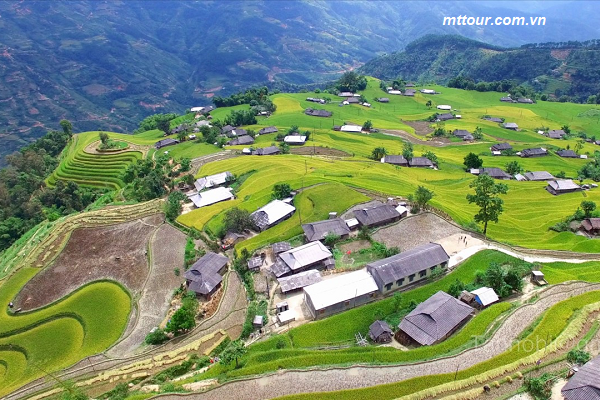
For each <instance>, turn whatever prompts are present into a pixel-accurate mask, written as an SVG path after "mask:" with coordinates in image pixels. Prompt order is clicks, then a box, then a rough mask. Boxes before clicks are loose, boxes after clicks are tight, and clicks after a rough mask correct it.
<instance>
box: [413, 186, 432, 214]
mask: <svg viewBox="0 0 600 400" xmlns="http://www.w3.org/2000/svg"><path fill="white" fill-rule="evenodd" d="M433 196H434V193H433V191H431V190H429V189H427V188H426V187H425V186H418V187H417V190H415V195H414V201H415V203H416V204H417V205H418V207H419V209H421V208H423V207H425V205H426V204H427V203H428V202H429V200H431V199H432V198H433Z"/></svg>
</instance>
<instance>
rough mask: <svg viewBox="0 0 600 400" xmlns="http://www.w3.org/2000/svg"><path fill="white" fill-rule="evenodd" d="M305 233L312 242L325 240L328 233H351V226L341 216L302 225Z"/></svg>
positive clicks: (341, 234)
mask: <svg viewBox="0 0 600 400" xmlns="http://www.w3.org/2000/svg"><path fill="white" fill-rule="evenodd" d="M302 229H303V230H304V235H306V239H307V240H308V241H310V242H313V241H315V240H323V239H325V236H327V235H328V234H334V235H337V236H344V235H348V234H349V233H350V228H348V225H346V221H344V220H343V219H341V218H334V219H326V220H324V221H317V222H311V223H308V224H304V225H302Z"/></svg>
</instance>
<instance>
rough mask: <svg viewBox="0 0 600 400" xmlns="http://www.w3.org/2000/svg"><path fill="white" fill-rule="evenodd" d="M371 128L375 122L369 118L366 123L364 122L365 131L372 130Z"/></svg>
mask: <svg viewBox="0 0 600 400" xmlns="http://www.w3.org/2000/svg"><path fill="white" fill-rule="evenodd" d="M371 128H373V123H372V122H371V120H370V119H369V120H367V121H365V123H364V124H363V126H362V129H363V131H367V132H370V131H371Z"/></svg>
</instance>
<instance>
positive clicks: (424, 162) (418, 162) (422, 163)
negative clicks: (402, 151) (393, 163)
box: [408, 157, 434, 168]
mask: <svg viewBox="0 0 600 400" xmlns="http://www.w3.org/2000/svg"><path fill="white" fill-rule="evenodd" d="M408 165H409V166H411V167H416V168H433V167H434V165H433V162H432V161H431V160H430V159H429V158H427V157H413V158H411V159H410V161H409V162H408Z"/></svg>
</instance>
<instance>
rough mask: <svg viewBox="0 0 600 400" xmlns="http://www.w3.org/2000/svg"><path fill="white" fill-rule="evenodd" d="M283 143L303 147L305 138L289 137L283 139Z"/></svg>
mask: <svg viewBox="0 0 600 400" xmlns="http://www.w3.org/2000/svg"><path fill="white" fill-rule="evenodd" d="M283 141H284V142H285V143H287V144H291V145H303V144H304V143H306V136H300V135H289V136H286V137H284V138H283Z"/></svg>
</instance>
